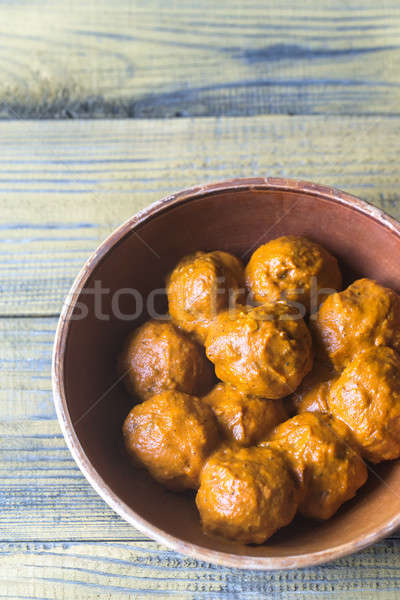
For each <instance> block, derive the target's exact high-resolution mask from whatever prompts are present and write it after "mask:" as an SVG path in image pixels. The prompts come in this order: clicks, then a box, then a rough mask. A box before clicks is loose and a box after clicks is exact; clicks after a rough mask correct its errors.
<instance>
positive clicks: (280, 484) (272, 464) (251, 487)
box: [196, 446, 299, 544]
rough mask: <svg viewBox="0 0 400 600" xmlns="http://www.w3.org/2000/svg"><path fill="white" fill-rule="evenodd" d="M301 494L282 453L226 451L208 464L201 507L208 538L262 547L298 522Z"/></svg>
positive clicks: (200, 495) (199, 495)
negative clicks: (218, 537)
mask: <svg viewBox="0 0 400 600" xmlns="http://www.w3.org/2000/svg"><path fill="white" fill-rule="evenodd" d="M298 495H299V487H298V484H297V482H296V480H295V477H294V475H293V473H292V472H291V470H290V467H289V465H288V463H287V461H286V460H285V458H284V456H283V455H282V453H281V452H280V451H279V450H277V449H275V448H271V449H270V448H255V447H253V448H239V449H238V448H236V449H235V448H231V447H229V446H226V447H222V448H220V449H219V450H217V451H216V452H215V453H214V454H212V455H211V457H210V458H209V459H208V461H207V462H206V464H205V466H204V469H203V471H202V473H201V477H200V488H199V491H198V492H197V497H196V504H197V508H198V509H199V512H200V517H201V521H202V525H203V529H204V532H205V533H208V534H212V535H220V536H222V537H225V538H228V539H231V540H235V541H238V542H242V543H244V544H262V543H263V542H265V540H266V539H268V538H269V537H270V536H271V535H272V534H273V533H275V531H277V530H278V529H279V528H280V527H284V526H285V525H288V524H289V523H290V521H291V520H292V519H293V517H294V515H295V513H296V510H297V505H298Z"/></svg>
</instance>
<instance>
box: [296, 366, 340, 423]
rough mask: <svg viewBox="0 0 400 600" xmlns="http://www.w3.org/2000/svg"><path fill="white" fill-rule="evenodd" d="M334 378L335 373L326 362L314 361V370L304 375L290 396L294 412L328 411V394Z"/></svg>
mask: <svg viewBox="0 0 400 600" xmlns="http://www.w3.org/2000/svg"><path fill="white" fill-rule="evenodd" d="M334 380H335V373H334V372H333V371H332V370H331V369H329V368H328V367H327V365H326V364H325V363H322V362H317V361H314V366H313V368H312V371H311V372H310V373H309V374H308V375H306V377H304V379H303V381H302V382H301V384H300V385H299V387H298V388H297V390H296V391H295V392H294V393H293V394H292V395H291V396H289V398H288V401H290V402H291V405H292V408H293V411H292V412H293V414H297V413H303V412H320V413H328V412H329V408H328V394H329V390H330V387H331V385H332V383H333V381H334Z"/></svg>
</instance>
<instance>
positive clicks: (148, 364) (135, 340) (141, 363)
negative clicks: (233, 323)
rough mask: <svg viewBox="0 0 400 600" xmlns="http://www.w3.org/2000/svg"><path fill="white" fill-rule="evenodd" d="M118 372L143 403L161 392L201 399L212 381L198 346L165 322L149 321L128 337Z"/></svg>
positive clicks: (212, 378)
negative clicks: (184, 393) (177, 393)
mask: <svg viewBox="0 0 400 600" xmlns="http://www.w3.org/2000/svg"><path fill="white" fill-rule="evenodd" d="M119 371H120V373H121V374H124V373H125V377H124V383H125V385H126V388H127V390H128V391H129V392H130V393H131V394H134V395H136V396H138V397H139V398H140V399H142V400H144V399H146V398H149V397H150V396H153V395H154V394H158V393H159V392H162V391H164V390H178V391H180V392H186V393H188V394H198V395H203V394H205V393H206V392H207V391H208V390H209V389H210V388H211V386H212V384H213V381H214V375H213V372H212V366H211V365H210V363H209V362H208V360H207V358H206V356H205V354H204V351H203V349H202V348H201V346H199V345H198V344H197V343H196V342H194V341H193V340H191V339H190V338H189V337H188V336H187V335H186V334H184V333H183V332H181V331H179V330H178V329H176V328H175V327H174V325H172V323H169V322H165V321H148V322H147V323H145V324H144V325H142V326H141V327H139V328H138V329H136V330H135V331H133V332H132V333H131V335H130V336H129V338H128V340H127V342H126V345H125V348H124V350H123V352H122V354H121V356H120V358H119Z"/></svg>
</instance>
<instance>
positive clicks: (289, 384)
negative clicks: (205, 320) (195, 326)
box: [206, 302, 312, 399]
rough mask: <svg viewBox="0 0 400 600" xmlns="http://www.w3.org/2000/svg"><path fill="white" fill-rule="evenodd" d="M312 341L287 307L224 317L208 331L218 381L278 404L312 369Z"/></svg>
mask: <svg viewBox="0 0 400 600" xmlns="http://www.w3.org/2000/svg"><path fill="white" fill-rule="evenodd" d="M311 344H312V342H311V335H310V332H309V331H308V329H307V327H306V325H305V323H304V321H303V319H301V318H300V317H299V315H298V313H297V312H296V311H294V309H293V308H292V307H290V306H288V305H287V304H285V303H283V302H277V303H275V304H265V305H263V306H258V307H256V308H252V307H249V306H242V307H240V308H239V307H237V308H235V309H231V310H229V311H225V312H223V313H221V314H220V315H218V317H217V318H216V319H215V320H214V321H213V323H212V324H211V325H210V329H209V334H208V336H207V339H206V354H207V356H208V358H209V359H210V360H211V362H212V363H214V365H215V370H216V374H217V377H218V378H219V379H221V380H222V381H223V382H224V383H227V384H230V385H232V386H233V387H235V388H237V389H238V390H240V391H241V392H244V393H246V394H252V395H255V396H261V397H264V398H270V399H276V398H282V397H284V396H287V395H288V394H290V393H292V392H293V391H294V390H295V389H296V387H297V386H298V385H299V384H300V382H301V380H302V379H303V377H304V376H305V375H306V374H307V373H308V372H309V371H310V369H311V367H312V349H311Z"/></svg>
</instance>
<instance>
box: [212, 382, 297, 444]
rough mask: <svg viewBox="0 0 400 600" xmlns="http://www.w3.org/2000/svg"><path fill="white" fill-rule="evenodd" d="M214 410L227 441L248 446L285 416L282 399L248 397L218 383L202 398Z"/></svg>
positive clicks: (264, 434) (262, 436) (263, 435)
mask: <svg viewBox="0 0 400 600" xmlns="http://www.w3.org/2000/svg"><path fill="white" fill-rule="evenodd" d="M203 400H204V402H206V403H207V404H208V405H209V406H210V407H211V408H212V410H213V412H214V414H215V416H216V418H217V421H218V425H219V428H220V431H221V433H222V434H223V435H224V437H225V438H226V439H227V440H230V441H231V442H236V443H237V444H239V445H241V446H251V445H253V444H255V443H256V442H258V441H259V440H261V439H262V438H264V437H265V436H266V435H267V433H268V432H269V431H270V430H271V429H272V428H273V427H275V425H278V423H281V422H282V421H284V420H285V419H286V418H287V414H286V411H285V410H284V408H283V404H282V401H281V400H267V399H265V398H258V397H257V396H249V395H248V394H244V393H243V392H240V391H239V390H237V389H235V388H233V387H232V386H230V385H226V384H225V383H219V384H218V385H216V386H215V388H213V389H212V390H211V392H210V393H209V394H207V396H204V398H203Z"/></svg>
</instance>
